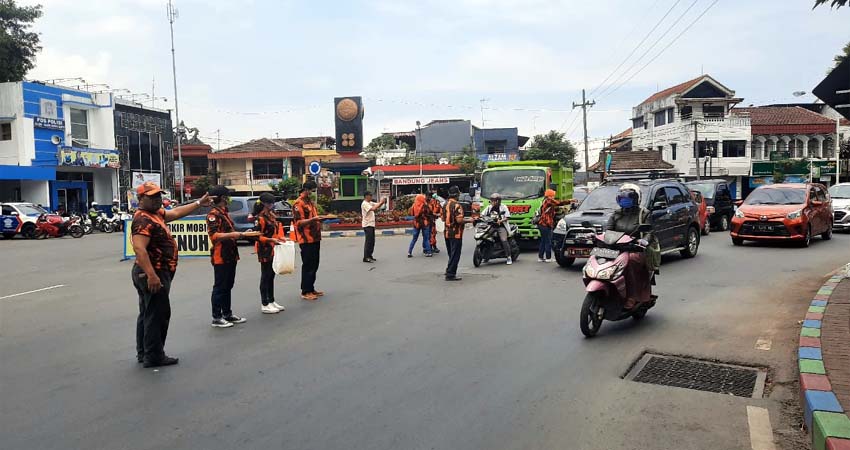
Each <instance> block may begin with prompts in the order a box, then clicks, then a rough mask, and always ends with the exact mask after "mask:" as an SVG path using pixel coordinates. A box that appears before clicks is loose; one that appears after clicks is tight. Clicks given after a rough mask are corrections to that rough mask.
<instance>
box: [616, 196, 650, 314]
mask: <svg viewBox="0 0 850 450" xmlns="http://www.w3.org/2000/svg"><path fill="white" fill-rule="evenodd" d="M617 204H618V205H619V206H620V210H619V211H615V212H614V214H612V215H611V217H610V218H609V219H608V224H607V226H606V227H605V229H606V230H609V231H619V232H622V233H626V234H628V235H630V236H638V234H639V233H638V231H639V228H640V226H641V225H642V224H644V223H647V218H648V217H649V211H647V210H646V208H643V207H641V203H640V186H638V185H636V184H632V183H626V184H624V185H622V186H621V187H620V190H619V191H618V192H617ZM642 238H643V239H642V240H645V244H646V245H645V246H646V251H645V252H644V254H643V255H641V254H638V253H636V254H634V255H633V256H632V257H633V258H635V260H634V261H637V260H638V259H642V260H643V262H644V264H643V267H641V264H630V265H629V268H630V269H631V268H635V269H636V270H635V271H634V272H632V273H631V274H630V276H628V275H627V276H626V279H627V280H631V281H633V282H634V284H633V285H631V286H629V287H628V288H627V289H628V290H629V298H637V297H636V295H633V292H635V293H636V292H639V291H640V289H642V286H638V284H640V283H649V282H650V281H651V279H652V275H653V274H654V273H655V270H656V269H657V268H658V266H659V265H660V263H661V247H660V246H659V244H658V239H656V238H655V235H653V234H652V233H647V234H646V235H645V236H642ZM632 306H634V305H628V304H627V305H626V309H629V308H631V307H632Z"/></svg>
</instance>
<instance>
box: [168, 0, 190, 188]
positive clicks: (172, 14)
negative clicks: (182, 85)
mask: <svg viewBox="0 0 850 450" xmlns="http://www.w3.org/2000/svg"><path fill="white" fill-rule="evenodd" d="M176 19H177V9H176V8H175V7H174V5H172V4H171V0H168V24H169V26H170V27H171V75H172V77H173V78H174V120H175V121H176V122H177V160H178V161H180V170H184V169H183V146H182V143H181V142H180V138H181V134H180V129H181V128H182V127H183V124H182V123H180V109H179V108H178V107H177V57H176V56H175V54H174V21H175V20H176ZM184 178H185V177H184V176H183V174H182V173H181V174H180V179H181V180H183V179H184ZM185 192H186V189H185V188H184V186H183V182H181V183H180V203H183V202H185V201H186V198H185Z"/></svg>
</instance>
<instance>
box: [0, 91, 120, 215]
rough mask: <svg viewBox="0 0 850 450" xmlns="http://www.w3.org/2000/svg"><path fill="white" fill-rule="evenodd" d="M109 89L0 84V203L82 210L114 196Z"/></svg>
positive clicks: (116, 156) (115, 159) (116, 163)
mask: <svg viewBox="0 0 850 450" xmlns="http://www.w3.org/2000/svg"><path fill="white" fill-rule="evenodd" d="M113 113H114V104H113V102H112V94H109V93H104V94H95V93H90V92H84V91H78V90H75V89H69V88H66V87H61V86H56V85H51V84H45V83H39V82H28V81H24V82H14V83H0V201H26V202H32V203H38V204H42V205H44V206H45V207H49V208H50V209H58V208H59V207H60V206H65V207H66V208H68V209H69V210H78V211H85V210H86V209H87V208H88V205H90V204H91V202H92V201H95V202H98V203H101V204H103V205H109V204H111V203H112V199H113V198H115V197H116V196H117V195H118V175H117V170H118V168H119V167H120V164H119V153H118V150H116V148H115V127H114V121H115V118H114V115H113Z"/></svg>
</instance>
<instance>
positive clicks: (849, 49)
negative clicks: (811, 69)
mask: <svg viewBox="0 0 850 450" xmlns="http://www.w3.org/2000/svg"><path fill="white" fill-rule="evenodd" d="M841 50H842V52H843V53H841V54H838V55H835V58H833V61H835V65H834V66H832V69H835V68H836V67H838V65H839V64H841V63H843V62H844V60H845V59H847V58H850V42H848V43H847V45H845V46H844V48H843V49H841ZM832 69H830V71H832Z"/></svg>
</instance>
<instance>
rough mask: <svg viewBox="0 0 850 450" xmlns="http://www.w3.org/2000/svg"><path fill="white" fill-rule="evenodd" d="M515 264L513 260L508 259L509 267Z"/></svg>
mask: <svg viewBox="0 0 850 450" xmlns="http://www.w3.org/2000/svg"><path fill="white" fill-rule="evenodd" d="M513 263H514V262H513V260H511V259H510V258H508V265H509V266H510V265H511V264H513Z"/></svg>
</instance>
